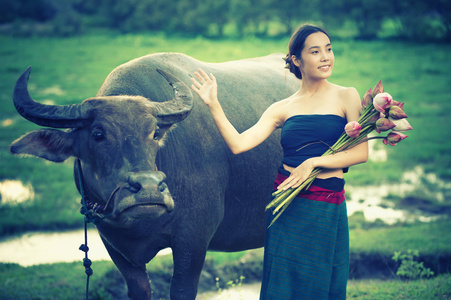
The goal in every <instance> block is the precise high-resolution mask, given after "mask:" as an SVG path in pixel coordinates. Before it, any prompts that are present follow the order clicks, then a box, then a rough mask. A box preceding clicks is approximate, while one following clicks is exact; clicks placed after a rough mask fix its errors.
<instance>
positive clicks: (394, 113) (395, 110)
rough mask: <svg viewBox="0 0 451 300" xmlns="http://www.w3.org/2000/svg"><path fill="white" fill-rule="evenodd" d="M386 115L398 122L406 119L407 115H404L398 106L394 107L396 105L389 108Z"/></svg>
mask: <svg viewBox="0 0 451 300" xmlns="http://www.w3.org/2000/svg"><path fill="white" fill-rule="evenodd" d="M403 104H404V103H403ZM388 115H389V116H390V118H392V119H393V120H399V119H404V118H407V115H406V114H405V113H404V111H403V110H402V108H401V107H399V106H396V105H394V106H392V107H390V109H389V110H388Z"/></svg>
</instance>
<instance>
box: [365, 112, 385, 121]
mask: <svg viewBox="0 0 451 300" xmlns="http://www.w3.org/2000/svg"><path fill="white" fill-rule="evenodd" d="M384 117H385V116H384V114H382V113H379V114H375V115H374V116H372V117H371V119H369V120H368V124H374V123H376V122H377V120H379V119H380V118H384Z"/></svg>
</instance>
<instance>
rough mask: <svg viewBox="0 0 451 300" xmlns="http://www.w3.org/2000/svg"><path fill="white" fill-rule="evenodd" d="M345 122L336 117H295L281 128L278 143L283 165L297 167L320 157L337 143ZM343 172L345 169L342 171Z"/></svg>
mask: <svg viewBox="0 0 451 300" xmlns="http://www.w3.org/2000/svg"><path fill="white" fill-rule="evenodd" d="M346 123H347V120H346V119H345V118H343V117H341V116H338V115H332V114H327V115H295V116H292V117H290V118H288V119H287V120H286V121H285V124H284V125H283V127H282V133H281V140H280V143H281V144H282V147H283V161H282V162H283V163H284V164H286V165H288V166H290V167H297V166H299V165H300V164H301V163H302V162H303V161H305V160H307V159H308V158H311V157H316V156H321V155H323V154H324V152H326V151H327V150H328V149H329V147H331V146H332V145H333V144H335V143H336V142H337V140H338V139H339V137H340V136H341V134H342V133H343V132H344V128H345V125H346ZM344 171H345V172H346V171H347V169H345V170H344Z"/></svg>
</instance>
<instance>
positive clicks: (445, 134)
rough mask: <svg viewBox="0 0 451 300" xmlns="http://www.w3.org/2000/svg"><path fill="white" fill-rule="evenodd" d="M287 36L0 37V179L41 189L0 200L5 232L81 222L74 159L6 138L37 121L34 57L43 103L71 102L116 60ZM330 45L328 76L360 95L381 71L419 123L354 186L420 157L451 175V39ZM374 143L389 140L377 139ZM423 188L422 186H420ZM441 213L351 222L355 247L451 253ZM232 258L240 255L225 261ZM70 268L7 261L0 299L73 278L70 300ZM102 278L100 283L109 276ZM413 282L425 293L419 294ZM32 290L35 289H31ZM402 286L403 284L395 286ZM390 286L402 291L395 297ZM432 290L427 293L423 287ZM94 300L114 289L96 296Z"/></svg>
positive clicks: (276, 46) (429, 168) (231, 55)
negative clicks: (32, 110) (22, 154)
mask: <svg viewBox="0 0 451 300" xmlns="http://www.w3.org/2000/svg"><path fill="white" fill-rule="evenodd" d="M287 42H288V38H287V39H280V40H275V39H272V40H261V39H257V38H253V39H246V40H213V41H212V40H206V39H203V38H196V39H185V38H180V37H179V38H171V37H167V36H165V35H163V34H148V35H143V34H140V35H134V34H129V35H116V34H113V33H109V32H107V33H97V34H94V33H92V34H89V35H86V36H81V37H71V38H65V39H59V38H33V37H32V38H11V37H4V36H0V45H1V46H0V183H1V182H2V181H4V180H20V181H22V182H23V183H25V184H31V185H32V187H33V188H34V191H35V199H34V201H30V202H27V203H25V204H22V205H5V204H2V202H0V237H2V236H6V235H12V234H17V233H21V232H25V231H30V230H59V229H68V228H79V227H81V226H82V224H83V223H82V216H81V215H80V214H79V213H78V211H79V208H80V204H79V202H78V201H79V195H78V192H77V191H76V189H75V186H74V183H73V175H72V167H73V166H72V161H67V162H65V163H62V164H54V163H49V162H46V161H44V160H40V159H35V158H18V157H14V156H12V155H11V154H9V150H8V146H9V144H10V143H11V142H12V141H13V140H15V139H16V138H18V137H19V136H21V135H22V134H24V133H25V132H27V131H30V130H34V129H37V128H38V126H36V125H34V124H32V123H30V122H28V121H26V120H24V119H22V118H21V117H20V116H19V114H18V113H17V112H16V111H15V109H14V106H13V104H12V100H11V96H12V89H13V86H14V83H15V81H16V79H17V78H18V76H19V75H20V74H21V73H22V72H23V71H24V70H25V69H26V68H27V67H28V66H30V65H31V66H32V67H33V70H32V73H31V77H30V81H29V90H30V93H31V95H32V97H33V98H35V99H36V100H38V101H41V102H44V101H51V102H52V103H56V104H70V103H79V102H81V101H82V100H83V99H85V98H88V97H92V96H94V95H95V94H96V92H97V90H98V88H99V87H100V86H101V84H102V83H103V80H104V79H105V78H106V76H107V75H108V73H109V72H110V71H111V70H112V69H114V68H115V67H116V66H118V65H120V64H122V63H125V62H127V61H129V60H131V59H133V58H136V57H139V56H143V55H146V54H150V53H156V52H182V53H185V54H188V55H191V56H193V57H194V58H196V59H199V60H204V61H208V62H222V61H227V60H235V59H241V58H249V57H256V56H263V55H267V54H270V53H274V52H285V51H286V44H287ZM333 47H334V52H335V57H336V59H335V67H334V75H333V77H332V78H331V79H330V81H332V82H334V83H337V84H340V85H344V86H354V87H356V88H357V90H358V91H359V93H360V94H361V95H363V94H364V92H365V91H366V90H367V89H368V88H370V87H371V88H372V87H373V86H374V85H375V84H376V83H377V82H378V81H379V80H382V83H383V84H384V87H385V89H386V91H388V92H389V93H391V94H392V95H393V96H394V98H395V99H396V100H398V101H401V102H405V106H404V110H405V111H406V113H407V114H408V116H409V119H408V120H409V122H410V124H411V125H412V126H413V128H414V130H413V131H410V132H408V133H407V134H408V135H409V138H408V139H406V140H404V141H403V142H402V143H400V144H399V145H397V146H396V147H386V148H387V153H388V160H387V161H386V162H377V163H375V162H368V163H366V164H364V165H359V166H355V167H352V168H351V171H350V172H349V173H348V174H347V175H346V176H347V177H346V180H347V182H348V183H350V184H352V185H353V186H359V185H360V186H361V185H367V184H372V185H378V184H381V183H386V182H397V180H399V178H400V176H401V175H402V174H403V173H404V172H405V171H409V170H411V169H413V168H415V167H416V166H422V167H423V168H424V169H425V170H426V172H428V173H429V174H433V175H437V176H439V178H441V179H443V180H445V182H449V181H450V179H451V156H450V155H449V154H450V150H451V131H450V130H449V126H450V125H451V124H450V123H451V122H450V119H449V117H448V112H449V111H450V110H451V101H450V100H451V93H450V91H449V87H450V86H451V76H450V75H449V70H450V69H451V45H447V44H413V43H405V42H396V41H372V42H363V41H353V40H338V41H335V42H333ZM262 96H264V95H262ZM372 143H380V144H382V143H381V142H380V141H373V142H372ZM448 185H449V184H448ZM422 188H423V187H418V189H419V190H421V189H422ZM431 188H440V189H443V190H445V191H448V192H447V193H445V195H447V196H448V197H445V198H444V199H442V202H441V203H440V205H444V204H447V205H450V204H451V199H450V198H451V195H450V192H449V190H450V188H449V187H446V186H444V187H443V186H439V187H436V186H433V187H431ZM394 196H396V195H394ZM422 200H425V201H431V199H422ZM0 201H1V199H0ZM352 222H361V220H357V219H352V218H351V219H350V225H351V226H354V225H355V223H354V224H353V223H352ZM441 222H443V223H440V222H437V223H435V222H434V223H431V224H427V225H424V224H423V225H422V224H414V225H409V226H401V225H402V224H397V225H396V226H394V227H386V226H382V227H376V228H372V229H362V228H368V226H366V227H365V226H363V227H362V226H360V225H359V226H354V227H355V228H354V229H353V230H351V247H352V248H353V249H354V250H355V251H357V252H371V251H375V252H377V253H384V254H392V253H393V251H399V250H407V249H419V250H420V252H421V253H427V254H433V253H438V252H441V253H443V252H446V253H451V243H450V242H451V236H450V231H449V230H447V228H449V226H450V223H449V221H447V220H446V221H441ZM369 227H371V226H369ZM219 259H222V258H219ZM229 259H232V260H234V259H236V257H232V258H226V259H225V260H229ZM111 268H113V269H114V266H112V264H111V263H106V266H105V267H99V270H98V271H97V272H98V273H97V274H99V277H100V278H102V276H103V274H105V273H107V271H108V270H110V269H111ZM73 269H74V270H76V273H77V274H81V275H80V276H81V277H83V275H84V274H83V270H82V266H81V264H80V266H79V265H74V264H55V265H50V266H47V265H45V266H44V265H43V266H37V267H31V268H21V267H19V266H15V265H0V274H2V275H1V276H0V290H1V292H0V293H3V294H0V298H2V299H28V298H35V299H51V298H52V296H49V297H47V296H45V295H46V294H45V293H48V294H47V295H53V294H52V292H51V290H55V291H56V292H61V293H63V291H64V289H65V288H66V286H67V289H68V290H67V292H64V293H66V295H69V296H68V297H67V298H68V299H69V298H70V296H71V295H75V294H73V291H74V289H75V290H77V291H78V290H79V289H80V288H81V289H83V284H84V281H83V280H79V279H74V278H72V277H70V276H69V275H67V274H69V273H71V272H72V270H73ZM62 274H64V275H62ZM68 276H69V277H68ZM77 276H78V275H77ZM30 278H33V280H31V279H30ZM56 278H57V279H56ZM96 280H100V279H96ZM102 280H103V279H102ZM94 281H95V280H94ZM96 284H98V285H102V281H99V282H98V283H94V285H96ZM17 290H23V291H22V292H21V293H22V294H21V295H19V296H17V295H16V294H14V293H15V292H18V291H17ZM411 290H412V291H421V292H418V293H417V295H416V296H412V295H413V294H411V293H410V291H411ZM423 290H424V292H423ZM30 291H34V292H33V293H35V294H33V293H28V294H27V292H30ZM99 291H101V289H100V288H99ZM398 291H406V292H405V293H398V294H397V292H398ZM387 293H391V294H390V295H398V296H397V297H394V296H393V298H392V296H387V295H388V294H387ZM426 294H427V295H428V297H425V296H424V295H426ZM77 295H78V294H77ZM434 295H435V296H434ZM443 295H444V296H443ZM450 295H451V280H450V277H449V276H448V275H442V276H439V277H436V278H434V279H428V280H427V281H424V282H410V283H407V282H403V281H389V282H379V281H364V282H360V281H359V282H353V283H352V284H350V292H348V296H349V297H350V298H354V299H448V298H450V297H451V296H450ZM16 296H17V297H16ZM63 298H64V297H62V298H61V299H63ZM97 299H107V298H102V297H101V296H98V298H97Z"/></svg>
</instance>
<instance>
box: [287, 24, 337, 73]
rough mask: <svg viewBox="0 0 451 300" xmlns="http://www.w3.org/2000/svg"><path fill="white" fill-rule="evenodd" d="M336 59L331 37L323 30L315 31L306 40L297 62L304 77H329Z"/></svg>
mask: <svg viewBox="0 0 451 300" xmlns="http://www.w3.org/2000/svg"><path fill="white" fill-rule="evenodd" d="M334 60H335V57H334V53H333V51H332V45H331V43H330V39H329V38H328V37H327V35H325V34H324V33H322V32H315V33H312V34H311V35H309V36H308V37H307V39H306V40H305V43H304V49H302V52H301V59H300V60H296V61H295V64H296V65H297V66H298V67H299V68H300V70H301V73H302V79H307V78H310V79H314V80H317V79H327V78H329V77H330V76H331V75H332V69H333V66H334ZM293 61H294V60H293ZM298 64H299V65H298Z"/></svg>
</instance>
